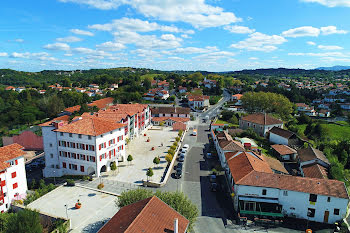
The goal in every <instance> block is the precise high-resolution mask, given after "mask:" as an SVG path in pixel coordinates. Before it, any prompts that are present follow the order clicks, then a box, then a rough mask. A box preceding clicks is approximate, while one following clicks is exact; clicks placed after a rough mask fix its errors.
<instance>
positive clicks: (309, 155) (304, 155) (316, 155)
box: [298, 146, 330, 164]
mask: <svg viewBox="0 0 350 233" xmlns="http://www.w3.org/2000/svg"><path fill="white" fill-rule="evenodd" d="M298 156H299V158H300V161H301V162H306V161H310V160H314V159H319V160H321V161H323V162H325V163H326V164H330V162H329V161H328V159H327V157H326V156H325V155H324V154H323V152H322V151H320V150H318V149H315V148H313V147H312V146H309V147H308V148H303V149H300V150H298Z"/></svg>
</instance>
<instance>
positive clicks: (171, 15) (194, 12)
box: [59, 0, 242, 28]
mask: <svg viewBox="0 0 350 233" xmlns="http://www.w3.org/2000/svg"><path fill="white" fill-rule="evenodd" d="M59 1H61V2H74V3H78V4H85V5H89V6H91V7H94V8H98V9H101V10H110V9H116V8H118V7H119V6H120V5H124V4H127V5H130V6H131V7H133V8H134V9H136V10H137V11H138V12H140V13H141V14H143V15H144V16H146V17H153V18H155V19H159V20H163V21H170V22H177V21H181V22H186V23H189V24H192V25H193V26H194V27H196V28H205V27H218V26H223V25H228V24H231V23H235V22H240V21H242V19H240V18H238V17H236V16H235V14H234V13H232V12H226V11H224V9H223V8H220V7H215V6H212V5H209V4H206V3H205V0H167V1H164V0H59Z"/></svg>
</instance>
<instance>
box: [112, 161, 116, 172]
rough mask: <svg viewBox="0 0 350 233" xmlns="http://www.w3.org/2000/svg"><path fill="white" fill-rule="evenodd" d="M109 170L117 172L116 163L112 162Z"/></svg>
mask: <svg viewBox="0 0 350 233" xmlns="http://www.w3.org/2000/svg"><path fill="white" fill-rule="evenodd" d="M111 170H112V171H115V170H117V163H116V162H115V161H114V162H112V164H111Z"/></svg>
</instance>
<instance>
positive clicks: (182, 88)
mask: <svg viewBox="0 0 350 233" xmlns="http://www.w3.org/2000/svg"><path fill="white" fill-rule="evenodd" d="M178 89H179V93H180V94H183V93H186V92H187V87H182V86H179V88H178Z"/></svg>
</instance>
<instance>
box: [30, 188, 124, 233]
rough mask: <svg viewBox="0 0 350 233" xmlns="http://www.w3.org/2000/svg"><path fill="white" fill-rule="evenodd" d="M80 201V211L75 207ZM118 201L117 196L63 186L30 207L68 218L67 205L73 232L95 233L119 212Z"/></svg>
mask: <svg viewBox="0 0 350 233" xmlns="http://www.w3.org/2000/svg"><path fill="white" fill-rule="evenodd" d="M78 199H79V200H80V202H81V203H82V207H81V208H80V209H76V208H75V207H74V205H75V203H76V202H77V200H78ZM116 199H117V197H116V196H113V195H108V194H104V193H101V192H96V191H92V190H89V189H85V188H80V187H65V186H61V187H58V188H56V189H55V190H53V191H51V192H49V193H48V194H46V195H44V196H42V197H41V198H39V199H37V200H35V201H34V202H32V203H30V204H29V205H28V207H29V208H30V209H37V210H39V211H40V212H43V213H47V214H49V215H52V216H57V217H62V218H67V214H66V208H65V205H66V204H67V207H68V217H69V219H70V220H71V227H72V229H73V230H72V232H77V233H78V232H86V233H94V232H97V231H98V230H99V229H100V228H101V227H102V226H103V224H104V223H105V222H106V221H108V220H109V219H110V218H111V217H113V215H114V214H115V213H117V212H118V207H116V205H115V200H116Z"/></svg>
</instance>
